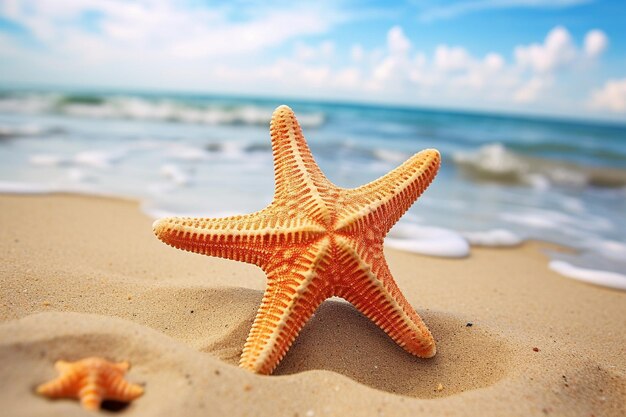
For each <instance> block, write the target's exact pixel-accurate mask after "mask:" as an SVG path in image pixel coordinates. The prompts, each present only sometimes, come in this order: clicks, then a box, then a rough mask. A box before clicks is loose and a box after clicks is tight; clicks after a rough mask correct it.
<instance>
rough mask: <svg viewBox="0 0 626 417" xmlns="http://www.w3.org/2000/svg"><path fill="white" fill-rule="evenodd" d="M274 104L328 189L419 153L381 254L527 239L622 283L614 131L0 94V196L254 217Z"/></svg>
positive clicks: (265, 185)
mask: <svg viewBox="0 0 626 417" xmlns="http://www.w3.org/2000/svg"><path fill="white" fill-rule="evenodd" d="M280 104H287V105H289V106H290V107H291V108H292V109H293V110H294V111H295V113H296V116H297V117H298V120H299V121H300V123H301V125H302V128H303V131H304V135H305V137H306V138H307V140H308V142H309V146H310V148H311V150H312V152H313V155H314V157H315V158H316V160H317V161H318V163H319V165H320V167H321V168H322V170H323V171H324V172H325V174H326V176H327V177H328V178H329V179H330V180H331V181H333V182H334V183H335V184H337V185H339V186H341V187H356V186H359V185H361V184H364V183H367V182H369V181H372V180H374V179H376V178H378V177H379V176H381V175H384V174H385V173H386V172H388V171H389V170H391V169H393V168H394V167H396V166H397V165H399V164H400V163H402V162H403V161H404V160H405V159H406V158H408V157H410V156H411V155H412V154H413V153H416V152H418V151H420V150H422V149H425V148H436V149H438V150H439V151H440V152H441V154H442V158H443V160H442V166H441V170H440V172H439V174H438V175H437V178H436V179H435V181H434V183H433V184H432V185H431V186H430V188H429V189H428V190H427V191H426V192H425V193H424V194H423V196H422V197H421V198H420V199H419V200H418V202H417V203H416V204H415V205H414V206H413V207H412V208H411V209H410V210H409V212H408V213H407V214H406V215H405V216H404V217H403V218H402V220H401V221H400V222H399V223H398V224H397V225H396V226H395V227H394V229H393V230H392V231H391V233H390V235H389V236H388V238H387V240H386V243H387V244H388V245H389V246H392V247H396V248H399V249H403V250H408V251H412V252H417V253H423V254H427V255H432V256H448V257H464V256H468V255H470V254H471V247H472V246H476V245H482V246H514V245H518V244H520V242H523V241H524V240H526V239H539V240H545V241H549V242H554V243H557V244H560V245H565V246H568V247H570V248H572V249H574V251H566V252H563V251H556V250H555V251H551V252H548V255H549V258H550V261H549V262H548V265H547V266H548V267H550V268H551V269H553V270H554V271H556V272H558V273H559V274H561V275H563V276H567V277H570V278H573V279H578V280H583V281H588V282H592V283H595V284H598V285H606V286H609V287H614V288H619V289H626V125H619V124H608V123H602V122H581V121H571V120H554V119H547V118H531V117H517V116H516V117H513V116H503V115H495V114H479V113H463V112H453V111H441V110H427V109H413V108H403V107H388V106H374V105H359V104H345V103H323V102H311V101H298V100H282V101H281V100H275V99H261V98H240V97H220V96H206V95H185V94H146V93H142V94H139V93H132V94H131V93H97V94H95V93H89V94H86V93H81V94H78V93H68V92H36V91H6V90H5V91H4V92H2V93H0V192H5V193H50V192H58V191H67V192H79V193H88V194H105V195H114V196H122V197H131V198H135V199H139V200H140V201H141V202H142V208H143V210H144V211H145V212H146V213H147V214H148V215H150V216H152V217H155V218H156V217H161V216H166V215H201V216H206V217H219V216H225V215H231V214H238V213H246V212H251V211H255V210H259V209H261V208H263V207H264V206H265V205H267V204H268V203H269V202H270V201H271V199H272V195H273V187H274V184H273V168H272V155H271V147H270V137H269V120H270V117H271V114H272V111H273V109H274V108H275V107H277V106H278V105H280Z"/></svg>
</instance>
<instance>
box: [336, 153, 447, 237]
mask: <svg viewBox="0 0 626 417" xmlns="http://www.w3.org/2000/svg"><path fill="white" fill-rule="evenodd" d="M440 163H441V157H440V155H439V152H438V151H437V150H434V149H426V150H424V151H421V152H419V153H416V154H415V155H413V156H412V157H411V158H409V159H408V160H407V161H406V162H404V163H403V164H402V165H400V166H399V167H397V168H396V169H394V170H393V171H391V172H389V173H388V174H386V175H384V176H382V177H380V178H379V179H377V180H375V181H372V182H371V183H369V184H366V185H363V186H361V187H358V188H355V189H351V190H343V193H344V195H342V196H341V197H340V200H341V202H342V203H343V207H342V208H341V209H340V212H339V215H338V217H339V219H341V220H340V221H339V224H338V229H339V231H341V232H347V233H354V232H355V231H356V230H355V229H364V228H365V225H366V224H370V225H372V224H375V225H377V228H378V229H379V230H377V233H382V235H383V236H384V235H385V234H387V232H388V231H389V230H390V229H391V228H392V227H393V225H394V224H395V223H396V222H397V221H398V220H399V219H400V217H402V215H403V214H404V213H405V212H406V211H407V210H408V209H409V207H411V205H412V204H413V203H414V202H415V200H417V198H418V197H419V196H420V195H421V194H422V193H423V192H424V190H426V188H427V187H428V186H429V185H430V183H431V182H432V180H433V179H434V178H435V175H436V174H437V171H438V169H439V165H440Z"/></svg>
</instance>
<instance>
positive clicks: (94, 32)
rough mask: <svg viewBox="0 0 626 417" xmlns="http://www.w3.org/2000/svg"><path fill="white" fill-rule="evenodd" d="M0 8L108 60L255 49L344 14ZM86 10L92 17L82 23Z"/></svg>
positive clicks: (62, 47)
mask: <svg viewBox="0 0 626 417" xmlns="http://www.w3.org/2000/svg"><path fill="white" fill-rule="evenodd" d="M232 7H233V8H236V5H234V6H232ZM329 7H330V8H331V9H330V10H329ZM0 13H1V14H2V15H4V16H6V17H7V18H9V19H11V20H13V21H15V22H17V23H19V24H21V25H23V26H24V27H25V28H27V29H28V30H29V31H30V32H31V33H32V34H33V36H34V37H35V38H36V39H38V41H39V42H40V43H41V44H43V45H45V46H46V47H47V48H48V49H49V50H50V51H51V52H52V53H57V54H64V53H66V52H71V53H73V54H76V53H79V52H82V51H84V52H86V53H88V54H89V53H93V49H92V48H96V49H97V53H98V54H99V55H100V56H101V57H103V58H106V57H110V60H111V61H115V60H119V58H120V57H123V56H127V57H137V56H138V55H141V56H142V58H144V59H145V58H146V57H158V56H161V57H163V56H170V57H173V58H183V59H203V58H212V57H218V56H220V57H221V56H235V55H241V54H246V53H255V52H259V51H261V50H263V49H267V48H269V47H273V46H276V45H280V44H283V43H285V42H286V41H288V40H291V39H295V38H298V37H300V36H303V35H312V34H321V33H325V32H326V31H327V30H328V29H329V28H330V27H332V26H333V25H334V24H337V23H338V22H340V21H342V20H343V19H344V18H345V15H344V14H343V13H342V12H341V11H340V10H339V9H338V8H333V6H332V3H321V4H303V5H294V6H285V5H283V7H280V8H271V7H268V8H266V9H262V8H258V7H257V9H255V10H254V13H249V16H247V15H246V16H238V18H237V19H232V14H233V13H235V12H233V10H231V9H228V8H227V6H219V7H218V6H212V7H201V6H195V7H192V6H189V7H183V6H181V3H179V2H176V1H175V0H158V1H147V0H140V1H137V2H127V1H124V0H64V1H62V2H59V1H54V0H39V1H37V0H21V1H19V2H17V1H14V0H12V1H7V2H6V3H5V2H2V3H0ZM89 14H91V15H92V16H94V21H93V22H91V23H89V22H87V23H86V22H85V20H84V19H85V16H86V15H89ZM89 25H91V26H92V27H88V26H89ZM83 47H86V48H87V49H81V48H83Z"/></svg>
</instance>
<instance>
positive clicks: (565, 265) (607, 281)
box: [549, 260, 626, 290]
mask: <svg viewBox="0 0 626 417" xmlns="http://www.w3.org/2000/svg"><path fill="white" fill-rule="evenodd" d="M549 267H550V269H552V270H553V271H555V272H557V273H559V274H561V275H563V276H566V277H568V278H573V279H576V280H579V281H583V282H588V283H590V284H595V285H601V286H605V287H611V288H616V289H619V290H626V275H624V274H620V273H617V272H610V271H600V270H596V269H587V268H581V267H578V266H574V265H572V264H570V263H569V262H565V261H560V260H552V261H550V264H549Z"/></svg>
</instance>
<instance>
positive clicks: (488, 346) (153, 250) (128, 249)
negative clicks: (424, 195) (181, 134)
mask: <svg viewBox="0 0 626 417" xmlns="http://www.w3.org/2000/svg"><path fill="white" fill-rule="evenodd" d="M151 223H152V220H151V219H149V218H148V217H146V216H145V215H143V214H142V213H141V212H140V210H139V206H138V204H137V203H136V202H133V201H123V200H116V199H109V198H100V197H84V196H74V195H53V196H8V195H5V196H0V245H1V246H0V250H1V251H2V254H3V255H2V263H1V265H0V290H1V292H0V294H1V299H0V320H1V322H0V363H1V364H2V366H0V380H1V381H3V383H2V389H1V390H0V414H1V415H3V416H11V417H12V416H35V415H46V416H74V415H93V414H92V413H89V412H87V411H84V410H82V409H81V408H80V406H79V404H78V403H77V402H75V401H71V400H55V401H52V400H48V399H45V398H41V397H38V396H36V395H35V394H34V393H33V388H34V387H35V386H36V385H37V384H39V383H42V382H44V381H46V380H49V379H51V378H53V377H54V376H55V375H56V373H55V371H54V369H53V364H54V362H55V361H56V360H57V359H65V360H76V359H80V358H83V357H87V356H92V355H97V356H103V357H106V358H109V359H111V360H118V361H121V360H129V361H130V362H131V364H132V368H131V370H130V372H129V373H128V380H130V381H132V382H135V383H139V384H142V385H144V386H145V395H144V396H143V397H141V398H139V399H138V400H136V401H134V402H133V403H131V404H130V405H129V406H128V407H126V408H123V409H121V410H118V411H117V412H119V413H120V414H123V415H128V416H168V417H170V416H229V417H234V416H300V417H305V416H306V417H312V416H349V415H358V416H420V415H423V416H476V415H481V416H546V415H554V416H585V417H590V416H596V417H599V416H623V415H626V292H620V291H616V290H611V289H607V288H602V287H596V286H591V285H587V284H584V283H581V282H576V281H573V280H570V279H567V278H563V277H561V276H559V275H557V274H555V273H554V272H551V271H550V270H549V269H548V267H547V257H546V255H545V254H544V251H545V250H546V249H555V248H554V246H552V245H548V244H545V243H539V242H529V243H526V244H524V245H522V246H520V247H517V248H507V249H485V248H474V249H473V251H472V255H471V257H469V258H467V259H462V260H452V259H440V258H431V257H425V256H418V255H414V254H408V253H403V252H398V251H393V250H387V251H386V255H387V259H388V262H389V264H390V267H391V269H392V272H393V274H394V276H395V278H396V281H397V282H398V285H399V287H400V288H401V289H402V291H403V292H404V294H405V295H406V296H407V298H408V300H409V301H410V302H411V303H412V305H414V306H415V307H416V308H417V310H418V312H419V313H420V314H421V315H422V317H423V318H424V320H425V322H426V323H427V325H428V326H429V327H430V329H431V331H432V333H433V335H434V336H435V339H436V340H437V343H438V353H437V356H436V357H435V358H433V359H429V360H425V359H417V358H414V357H412V356H410V355H408V354H407V353H405V352H404V351H403V350H402V349H400V348H399V347H397V346H396V345H395V344H394V343H393V342H392V341H391V340H390V339H389V338H388V337H387V336H386V335H385V334H384V333H383V332H382V331H380V330H379V329H378V328H377V327H376V326H374V325H373V324H372V323H371V322H369V321H368V320H367V319H366V318H364V317H363V316H362V315H360V314H359V313H358V312H357V311H356V310H355V309H354V308H352V307H351V306H350V305H349V304H347V303H345V302H343V301H342V300H339V299H332V300H329V301H326V302H325V303H324V304H323V305H322V307H321V308H320V309H319V310H318V312H317V314H316V315H315V316H314V318H313V319H312V320H311V321H310V322H309V323H308V324H307V326H306V327H305V328H304V330H303V331H302V333H301V334H300V336H299V337H298V339H297V340H296V343H295V344H294V346H293V347H292V348H291V350H290V351H289V353H288V354H287V356H286V358H285V359H284V361H283V362H282V363H281V365H280V366H279V367H278V369H277V370H276V372H275V375H273V376H258V375H253V374H251V373H249V372H248V371H245V370H242V369H239V368H238V367H237V366H236V364H237V361H238V357H239V354H240V352H241V349H242V347H243V343H244V341H245V338H246V336H247V333H248V330H249V328H250V325H251V323H252V320H253V318H254V314H255V312H256V309H257V307H258V304H259V302H260V299H261V295H262V290H263V288H264V285H265V279H264V275H263V273H262V272H261V271H260V270H259V269H258V268H256V267H254V266H250V265H245V264H241V263H237V262H232V261H226V260H221V259H215V258H209V257H204V256H200V255H195V254H191V253H185V252H182V251H178V250H175V249H172V248H170V247H168V246H166V245H164V244H162V243H160V242H159V241H158V240H157V239H156V238H155V237H154V236H153V235H152V230H151ZM469 323H471V325H469ZM104 412H105V413H109V414H111V413H113V411H104Z"/></svg>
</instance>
